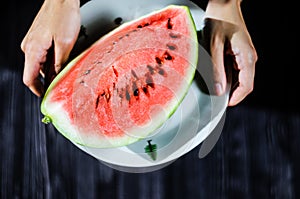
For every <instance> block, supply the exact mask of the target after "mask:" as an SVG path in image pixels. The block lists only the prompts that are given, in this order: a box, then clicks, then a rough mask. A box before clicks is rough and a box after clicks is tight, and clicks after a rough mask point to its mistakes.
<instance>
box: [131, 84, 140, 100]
mask: <svg viewBox="0 0 300 199" xmlns="http://www.w3.org/2000/svg"><path fill="white" fill-rule="evenodd" d="M132 92H133V95H134V96H135V97H137V96H139V89H138V87H137V85H136V82H133V84H132Z"/></svg>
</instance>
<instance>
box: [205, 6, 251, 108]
mask: <svg viewBox="0 0 300 199" xmlns="http://www.w3.org/2000/svg"><path fill="white" fill-rule="evenodd" d="M205 18H206V27H205V29H204V36H206V37H207V38H205V40H208V42H207V43H208V46H207V47H206V49H208V51H209V53H210V55H211V58H212V62H213V69H212V70H213V76H214V77H213V79H214V91H215V94H217V95H222V94H223V93H224V92H225V87H226V84H227V83H226V82H227V80H226V73H225V71H226V68H225V67H233V68H232V69H233V70H236V71H238V85H237V87H235V88H233V89H234V90H233V91H232V95H231V97H230V99H229V104H228V105H229V106H234V105H236V104H238V103H239V102H241V101H242V100H243V99H244V98H245V97H246V96H247V95H248V94H249V93H251V92H252V90H253V84H254V73H255V64H256V61H257V54H256V50H255V48H254V45H253V43H252V41H251V37H250V35H249V32H248V30H247V28H246V25H245V22H244V20H243V17H242V12H241V8H240V0H228V1H225V0H210V1H209V3H208V5H207V8H206V17H205ZM226 56H232V58H233V61H234V64H233V65H231V66H228V65H227V64H226V62H225V60H224V59H225V57H226Z"/></svg>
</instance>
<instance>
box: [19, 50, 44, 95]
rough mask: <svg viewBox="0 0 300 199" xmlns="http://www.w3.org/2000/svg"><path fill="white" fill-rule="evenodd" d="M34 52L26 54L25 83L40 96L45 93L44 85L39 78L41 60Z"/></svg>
mask: <svg viewBox="0 0 300 199" xmlns="http://www.w3.org/2000/svg"><path fill="white" fill-rule="evenodd" d="M37 60H38V59H36V58H35V57H34V56H33V55H32V54H28V53H27V54H25V66H24V73H23V82H24V84H25V85H26V86H27V87H28V88H29V89H30V90H31V91H32V92H33V93H34V94H35V95H37V96H38V97H41V96H42V95H43V94H44V86H43V83H42V82H41V80H40V79H39V74H40V62H39V61H37Z"/></svg>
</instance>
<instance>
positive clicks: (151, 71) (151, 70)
mask: <svg viewBox="0 0 300 199" xmlns="http://www.w3.org/2000/svg"><path fill="white" fill-rule="evenodd" d="M147 68H148V70H149V72H150V74H151V75H153V74H154V72H155V69H154V68H153V67H152V66H150V65H147Z"/></svg>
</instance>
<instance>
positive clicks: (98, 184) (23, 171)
mask: <svg viewBox="0 0 300 199" xmlns="http://www.w3.org/2000/svg"><path fill="white" fill-rule="evenodd" d="M42 2H43V1H41V0H23V1H18V0H10V1H5V2H2V3H1V4H2V5H1V10H0V11H1V12H0V16H1V18H0V20H1V31H0V34H1V37H0V39H1V40H0V41H1V43H0V46H1V48H0V198H1V199H2V198H3V199H11V198H30V199H35V198H37V199H41V198H51V199H52V198H53V199H54V198H55V199H60V198H62V199H67V198H72V199H73V198H74V199H75V198H79V199H88V198H105V199H106V198H117V199H123V198H124V199H127V198H128V199H134V198H138V199H144V198H146V199H148V198H149V199H150V198H151V199H159V198H175V199H176V198H180V199H181V198H186V199H202V198H204V199H219V198H222V199H223V198H228V199H233V198H238V199H240V198H245V199H246V198H255V199H256V198H263V199H269V198H279V199H281V198H282V199H290V198H291V199H292V198H293V199H294V198H295V199H297V198H300V190H299V187H300V170H299V168H300V160H299V157H300V155H299V152H300V146H299V145H300V114H299V113H300V106H299V104H298V103H299V97H298V96H297V95H299V94H298V93H299V90H300V89H299V77H298V70H297V68H299V61H298V59H297V58H298V57H299V55H298V52H299V50H298V48H297V45H299V36H298V35H299V34H298V33H297V32H296V29H297V26H298V25H297V24H299V22H298V20H297V17H296V14H297V11H295V9H296V6H294V5H292V2H288V4H285V3H283V2H281V1H268V3H267V2H262V1H258V0H244V1H243V3H242V10H243V14H244V18H245V21H246V24H247V26H248V29H249V32H250V34H251V36H252V40H253V43H254V45H255V47H256V50H257V53H258V57H259V59H258V62H257V66H256V76H255V85H254V91H253V92H252V93H251V94H250V95H249V96H248V97H247V98H246V99H245V100H244V101H243V102H242V103H240V104H239V105H237V106H235V107H229V108H228V109H227V111H226V121H225V126H224V129H223V132H222V134H221V137H220V139H219V140H218V142H217V145H216V146H215V147H214V149H213V150H212V152H211V153H209V155H208V156H206V157H205V158H203V159H199V158H198V152H199V146H198V147H196V148H195V149H194V150H192V151H191V152H190V153H188V154H186V155H184V156H183V157H181V158H180V159H178V160H176V161H175V162H174V163H172V164H171V165H169V166H167V167H165V168H163V169H161V170H158V171H154V172H150V173H144V174H132V173H125V172H121V171H117V170H114V169H112V168H110V167H108V166H106V165H104V164H102V163H101V162H99V161H97V160H96V159H94V158H92V157H91V156H89V155H87V154H85V153H84V152H82V151H81V150H79V149H78V148H77V147H75V146H74V145H72V144H71V143H70V142H69V141H67V140H66V139H65V138H63V137H62V136H61V135H60V134H59V133H57V132H56V131H55V129H54V128H53V127H52V126H51V125H44V124H42V123H41V122H40V120H41V117H42V116H41V113H40V109H39V105H40V102H41V101H40V100H41V99H39V98H37V97H35V96H34V95H33V94H32V93H31V92H30V91H29V90H28V89H27V88H26V87H25V86H24V85H23V83H22V72H23V62H24V55H23V53H22V51H21V49H20V43H21V41H22V39H23V37H24V36H25V34H26V32H27V30H28V28H29V27H30V25H31V23H32V20H33V18H34V17H35V15H36V13H37V12H38V10H39V8H40V6H41V4H42ZM201 5H204V3H203V2H201ZM298 18H299V17H298Z"/></svg>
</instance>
